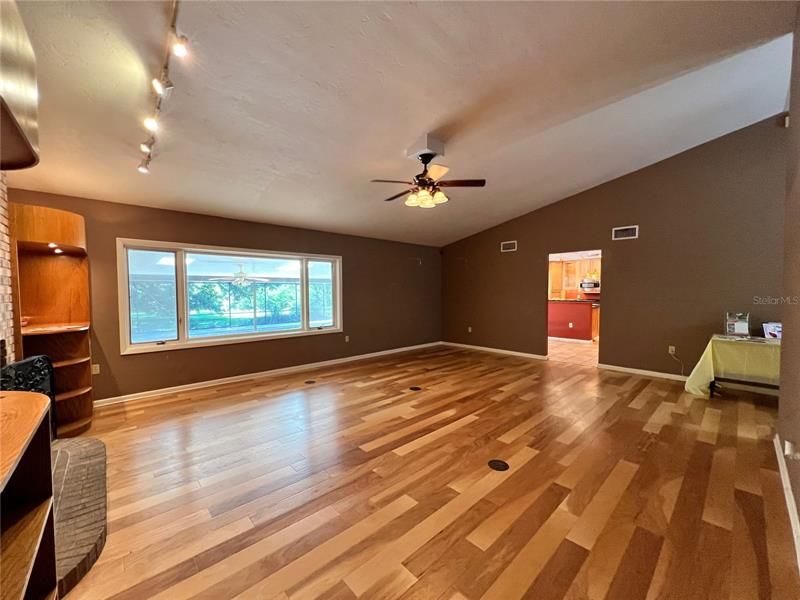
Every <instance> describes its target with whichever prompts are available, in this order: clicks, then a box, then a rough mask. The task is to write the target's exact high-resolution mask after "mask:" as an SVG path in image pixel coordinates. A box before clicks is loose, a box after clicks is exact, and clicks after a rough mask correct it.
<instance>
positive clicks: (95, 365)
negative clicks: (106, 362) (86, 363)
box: [92, 363, 100, 375]
mask: <svg viewBox="0 0 800 600" xmlns="http://www.w3.org/2000/svg"><path fill="white" fill-rule="evenodd" d="M92 375H100V364H99V363H93V364H92Z"/></svg>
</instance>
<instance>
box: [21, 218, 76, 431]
mask: <svg viewBox="0 0 800 600" xmlns="http://www.w3.org/2000/svg"><path fill="white" fill-rule="evenodd" d="M9 212H10V214H9V217H10V219H9V220H10V226H11V241H12V249H11V253H12V257H11V258H12V271H13V279H14V283H15V286H14V297H13V300H14V318H15V319H16V324H17V327H16V332H17V339H16V348H17V349H18V350H17V359H22V358H26V357H28V356H33V355H36V354H44V355H47V356H48V357H49V358H50V360H51V361H52V362H53V366H54V367H55V385H56V407H55V414H56V419H55V420H56V426H57V431H58V435H59V437H63V436H71V435H78V434H79V433H81V432H83V431H86V430H87V429H88V428H89V427H90V426H91V423H92V371H91V369H92V366H91V362H92V360H91V359H92V353H91V343H90V331H91V323H90V306H89V258H88V255H87V253H86V232H85V225H84V221H83V217H81V216H80V215H77V214H75V213H70V212H66V211H63V210H57V209H53V208H47V207H44V206H32V205H26V204H15V203H11V204H10V205H9ZM23 323H24V325H23Z"/></svg>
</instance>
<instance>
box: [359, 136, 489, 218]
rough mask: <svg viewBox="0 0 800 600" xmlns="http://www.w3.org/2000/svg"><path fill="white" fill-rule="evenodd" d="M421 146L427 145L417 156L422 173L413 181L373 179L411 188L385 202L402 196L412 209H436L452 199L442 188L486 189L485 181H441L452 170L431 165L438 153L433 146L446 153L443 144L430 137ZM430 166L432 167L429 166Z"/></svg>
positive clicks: (374, 181)
mask: <svg viewBox="0 0 800 600" xmlns="http://www.w3.org/2000/svg"><path fill="white" fill-rule="evenodd" d="M420 144H425V146H424V151H422V152H420V153H419V154H418V155H417V158H418V159H419V161H420V162H421V163H422V167H423V169H422V173H420V174H419V175H415V176H414V178H413V180H412V181H399V180H395V179H373V180H372V182H373V183H401V184H403V185H409V186H411V187H410V188H409V189H407V190H405V191H403V192H400V193H399V194H395V195H394V196H390V197H389V198H386V199H385V202H391V201H392V200H396V199H397V198H400V197H401V196H406V194H408V195H407V196H406V199H405V202H404V204H405V205H406V206H408V207H411V208H435V207H436V206H438V205H439V204H444V203H445V202H447V201H448V200H450V198H448V197H447V195H446V194H445V193H444V192H443V191H442V190H441V189H439V188H442V187H484V186H485V185H486V180H485V179H451V180H445V181H441V178H442V177H444V176H445V175H446V174H447V172H448V171H449V170H450V169H449V168H447V167H445V166H444V165H431V164H430V162H431V161H432V160H433V159H434V157H435V156H436V155H437V154H436V152H433V151H431V147H432V146H436V148H437V149H439V150H440V151H444V146H443V145H442V144H441V142H438V141H437V140H435V139H433V138H431V137H430V135H428V136H426V137H425V138H423V140H421V141H420ZM429 165H430V166H429Z"/></svg>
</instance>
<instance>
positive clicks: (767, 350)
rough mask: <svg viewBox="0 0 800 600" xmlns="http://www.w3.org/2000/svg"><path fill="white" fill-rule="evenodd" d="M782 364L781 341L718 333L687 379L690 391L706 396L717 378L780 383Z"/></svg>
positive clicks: (687, 388)
mask: <svg viewBox="0 0 800 600" xmlns="http://www.w3.org/2000/svg"><path fill="white" fill-rule="evenodd" d="M780 368H781V341H780V340H768V339H764V338H736V337H733V336H727V335H715V336H713V337H712V338H711V340H710V341H709V342H708V346H706V349H705V351H704V352H703V355H702V356H701V357H700V360H699V361H697V364H696V365H695V367H694V370H692V374H691V375H689V379H687V380H686V386H685V389H686V391H687V392H689V393H690V394H695V395H697V396H706V395H708V393H709V384H710V383H711V382H712V381H714V380H716V379H729V380H735V381H737V382H741V383H756V384H766V385H774V386H777V385H778V382H779V379H780Z"/></svg>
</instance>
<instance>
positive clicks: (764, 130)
mask: <svg viewBox="0 0 800 600" xmlns="http://www.w3.org/2000/svg"><path fill="white" fill-rule="evenodd" d="M778 123H779V120H778V119H777V118H773V119H768V120H766V121H763V122H761V123H758V124H756V125H753V126H751V127H748V128H746V129H743V130H741V131H737V132H735V133H732V134H730V135H727V136H725V137H723V138H720V139H717V140H714V141H712V142H709V143H707V144H704V145H702V146H699V147H697V148H694V149H692V150H689V151H687V152H684V153H682V154H680V155H678V156H675V157H672V158H670V159H668V160H665V161H662V162H660V163H657V164H655V165H652V166H650V167H647V168H645V169H642V170H640V171H637V172H635V173H631V174H630V175H626V176H624V177H620V178H619V179H616V180H614V181H611V182H609V183H606V184H603V185H601V186H598V187H596V188H593V189H591V190H588V191H586V192H582V193H580V194H577V195H575V196H572V197H570V198H567V199H565V200H562V201H560V202H557V203H555V204H552V205H550V206H547V207H544V208H542V209H539V210H537V211H534V212H531V213H528V214H526V215H524V216H522V217H519V218H517V219H514V220H512V221H508V222H506V223H504V224H502V225H499V226H497V227H494V228H492V229H489V230H486V231H484V232H482V233H479V234H477V235H474V236H471V237H469V238H466V239H464V240H461V241H459V242H456V243H454V244H451V245H449V246H447V247H446V248H444V252H443V258H442V276H443V279H442V306H443V335H444V339H445V340H446V341H452V342H459V343H465V344H474V345H478V346H490V347H494V348H504V349H509V350H516V351H520V352H529V353H533V354H546V353H547V313H546V310H547V308H546V306H547V303H546V297H547V259H548V254H549V253H551V252H566V251H572V250H592V249H598V248H599V249H601V250H602V252H603V258H602V269H603V276H602V286H603V287H602V289H603V296H602V302H601V304H602V310H601V322H600V362H601V363H606V364H611V365H618V366H624V367H633V368H639V369H649V370H653V371H661V372H670V373H679V372H680V366H679V365H678V364H677V363H676V362H674V361H673V360H672V359H671V358H670V357H669V356H668V355H667V346H668V345H670V344H673V345H675V346H677V350H678V355H679V356H680V357H681V358H682V359H683V361H684V363H685V370H686V373H687V374H688V373H689V372H690V371H691V369H692V367H693V366H694V363H695V362H696V360H697V358H698V357H699V355H700V353H701V352H702V350H703V348H704V347H705V345H706V343H707V341H708V338H709V336H710V335H711V334H712V333H715V332H719V331H720V330H721V327H722V322H723V318H724V315H725V311H727V310H737V311H749V312H750V313H751V317H752V319H753V321H754V322H755V323H756V324H757V326H758V327H760V323H761V322H762V321H765V320H779V319H780V317H781V308H780V307H779V306H770V305H756V304H754V300H753V297H754V296H774V297H777V296H780V294H781V288H782V276H783V205H784V197H785V194H786V183H785V179H786V175H785V173H786V171H785V169H786V157H785V144H786V138H787V130H786V129H783V128H782V127H780V126H779V124H778ZM576 168H580V165H576ZM635 224H638V225H640V237H639V239H637V240H626V241H618V242H612V241H611V239H610V238H611V228H612V227H614V226H621V225H635ZM514 239H516V240H518V241H519V250H518V251H517V252H515V253H505V254H501V253H500V250H499V244H500V242H501V241H502V240H514ZM468 326H472V333H471V334H470V333H467V327H468Z"/></svg>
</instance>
